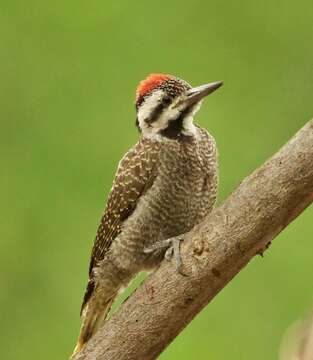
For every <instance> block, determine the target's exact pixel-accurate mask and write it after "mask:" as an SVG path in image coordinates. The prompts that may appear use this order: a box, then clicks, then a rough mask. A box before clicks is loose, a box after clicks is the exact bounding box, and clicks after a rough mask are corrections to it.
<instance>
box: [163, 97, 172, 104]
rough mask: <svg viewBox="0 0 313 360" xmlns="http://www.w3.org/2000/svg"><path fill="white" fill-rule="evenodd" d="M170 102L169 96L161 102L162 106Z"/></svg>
mask: <svg viewBox="0 0 313 360" xmlns="http://www.w3.org/2000/svg"><path fill="white" fill-rule="evenodd" d="M171 101H172V99H171V98H170V97H169V96H166V97H164V98H163V100H162V102H163V104H164V105H168V104H169V103H170V102H171Z"/></svg>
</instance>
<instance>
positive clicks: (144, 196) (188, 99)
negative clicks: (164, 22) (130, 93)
mask: <svg viewBox="0 0 313 360" xmlns="http://www.w3.org/2000/svg"><path fill="white" fill-rule="evenodd" d="M222 84H223V82H222V81H216V82H213V83H209V84H205V85H201V86H198V87H192V86H191V85H190V84H189V83H187V82H186V81H185V80H183V79H181V78H179V77H177V76H174V75H169V74H150V75H149V76H148V77H147V78H145V79H144V80H142V81H141V82H140V83H139V85H138V87H137V89H136V100H135V107H136V115H137V116H136V126H137V128H138V130H139V140H138V142H137V143H136V144H135V145H134V146H133V147H132V148H131V149H130V150H129V151H128V152H127V153H126V154H125V155H124V157H123V158H122V159H121V161H120V162H119V164H118V168H117V172H116V175H115V178H114V181H113V185H112V188H111V191H110V193H109V196H108V200H107V204H106V207H105V211H104V213H103V216H102V218H101V222H100V225H99V227H98V231H97V235H96V238H95V241H94V245H93V248H92V252H91V259H90V265H89V280H88V284H87V288H86V292H85V295H84V298H83V302H82V306H81V317H82V325H81V329H80V334H79V338H78V342H77V345H76V348H75V350H74V354H76V353H77V352H79V351H80V350H81V349H82V348H83V347H84V346H85V344H86V343H87V342H88V341H89V340H90V338H91V337H92V336H93V335H94V334H95V333H96V332H97V330H98V329H99V328H100V327H101V326H102V325H103V323H104V322H105V321H106V319H107V316H108V313H109V311H110V308H111V305H112V303H113V301H114V299H115V298H116V296H117V295H118V294H119V293H120V292H121V291H122V290H123V289H125V288H126V287H127V285H128V284H129V283H130V281H131V280H132V279H133V278H134V277H135V276H136V275H137V274H138V273H139V272H141V271H152V270H153V269H155V268H157V267H158V266H159V264H160V263H161V261H162V260H163V258H164V257H166V258H167V259H170V258H171V257H172V256H173V255H174V257H175V262H176V270H177V271H178V272H181V259H180V253H179V242H180V241H181V240H182V239H183V234H185V233H186V232H188V231H190V230H191V229H192V228H193V227H194V226H195V225H197V224H198V223H199V222H201V221H202V220H203V219H204V218H205V217H206V216H207V215H208V214H209V213H210V212H211V211H212V209H213V207H214V204H215V201H216V197H217V189H218V152H217V146H216V142H215V140H214V138H213V136H212V135H210V134H209V132H208V131H207V130H205V129H204V128H201V127H200V126H199V125H197V124H196V123H194V121H193V118H194V116H195V114H196V113H197V111H198V110H199V109H200V106H201V104H202V101H203V99H204V98H205V97H206V96H207V95H209V94H211V93H212V92H213V91H215V90H216V89H218V88H219V87H220V86H221V85H222Z"/></svg>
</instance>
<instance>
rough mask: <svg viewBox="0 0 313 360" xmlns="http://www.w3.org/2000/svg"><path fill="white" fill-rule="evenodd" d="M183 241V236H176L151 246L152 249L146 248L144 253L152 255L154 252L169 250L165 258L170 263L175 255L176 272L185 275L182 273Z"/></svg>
mask: <svg viewBox="0 0 313 360" xmlns="http://www.w3.org/2000/svg"><path fill="white" fill-rule="evenodd" d="M183 240H184V238H183V236H175V237H172V238H169V239H166V240H162V241H158V242H156V243H155V244H153V245H151V246H150V247H148V248H144V250H143V251H144V253H146V254H150V253H152V252H154V251H157V250H160V249H164V248H167V249H166V252H165V255H164V258H165V259H166V260H167V261H170V260H171V259H172V257H173V255H174V259H175V268H176V271H177V272H178V273H179V274H181V275H185V274H184V273H183V272H182V271H181V265H182V261H181V256H180V243H181V241H183Z"/></svg>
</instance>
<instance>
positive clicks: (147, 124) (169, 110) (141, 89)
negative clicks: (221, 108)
mask: <svg viewBox="0 0 313 360" xmlns="http://www.w3.org/2000/svg"><path fill="white" fill-rule="evenodd" d="M222 84H223V82H222V81H217V82H214V83H210V84H205V85H201V86H198V87H194V88H193V87H191V86H190V85H189V84H188V83H187V82H186V81H184V80H182V79H179V78H177V77H175V76H173V75H165V74H151V75H149V76H148V77H147V78H146V79H145V80H143V81H141V82H140V83H139V85H138V87H137V91H136V110H137V121H136V124H137V126H138V128H139V130H140V132H141V133H142V135H143V136H144V137H147V138H151V139H156V140H158V139H162V137H167V138H172V139H176V138H179V137H180V136H182V135H185V136H192V135H194V133H195V127H194V125H193V116H194V114H195V113H196V112H197V111H198V110H199V108H200V106H201V102H202V99H203V98H204V97H205V96H207V95H209V94H211V93H212V92H213V91H215V90H216V89H218V88H219V87H220V86H221V85H222Z"/></svg>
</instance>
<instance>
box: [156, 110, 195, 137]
mask: <svg viewBox="0 0 313 360" xmlns="http://www.w3.org/2000/svg"><path fill="white" fill-rule="evenodd" d="M193 107H194V105H191V106H188V107H186V108H185V109H184V110H182V111H181V112H180V113H179V114H178V117H177V118H174V119H171V120H170V121H169V123H168V127H167V128H165V129H163V130H160V134H161V135H163V136H165V137H167V138H169V139H177V138H179V137H180V136H181V135H182V130H183V121H184V119H185V117H186V116H188V114H190V112H191V111H192V109H193Z"/></svg>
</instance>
